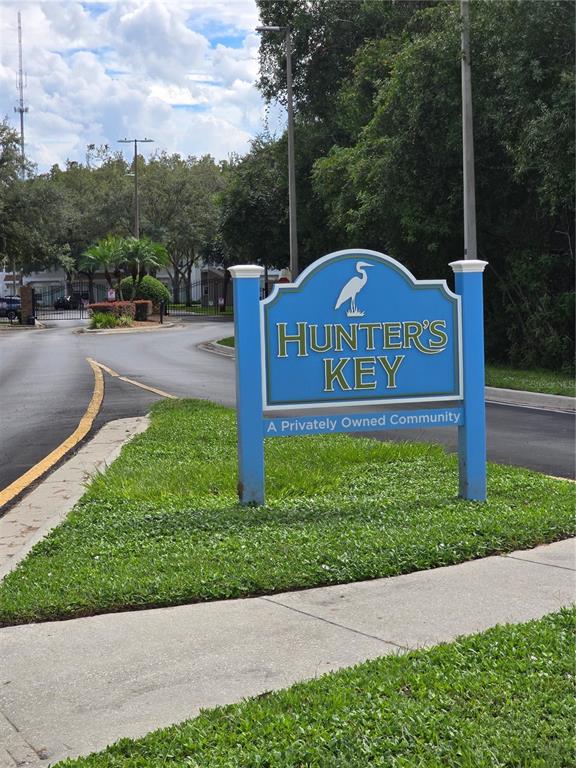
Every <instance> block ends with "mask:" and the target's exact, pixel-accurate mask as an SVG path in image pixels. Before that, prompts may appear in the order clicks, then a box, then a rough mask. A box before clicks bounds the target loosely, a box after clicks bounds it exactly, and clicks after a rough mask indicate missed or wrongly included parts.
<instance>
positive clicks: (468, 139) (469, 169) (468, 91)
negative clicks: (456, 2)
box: [460, 0, 477, 259]
mask: <svg viewBox="0 0 576 768" xmlns="http://www.w3.org/2000/svg"><path fill="white" fill-rule="evenodd" d="M460 16H461V40H462V66H461V69H462V152H463V168H464V258H465V259H476V258H477V254H476V185H475V179H474V130H473V121H472V74H471V70H470V5H469V0H460Z"/></svg>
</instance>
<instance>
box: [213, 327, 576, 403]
mask: <svg viewBox="0 0 576 768" xmlns="http://www.w3.org/2000/svg"><path fill="white" fill-rule="evenodd" d="M218 343H219V344H224V346H226V347H233V346H234V336H228V337H227V338H225V339H220V341H219V342H218ZM486 386H487V387H502V388H503V389H520V390H524V391H526V392H544V393H545V394H548V395H567V396H568V397H574V396H575V395H576V380H575V379H574V377H573V376H569V375H568V374H567V373H557V372H554V371H544V370H540V371H527V370H521V369H519V368H510V366H506V365H490V364H486Z"/></svg>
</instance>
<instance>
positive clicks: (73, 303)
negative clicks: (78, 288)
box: [54, 295, 82, 309]
mask: <svg viewBox="0 0 576 768" xmlns="http://www.w3.org/2000/svg"><path fill="white" fill-rule="evenodd" d="M81 306H82V297H81V296H79V295H72V296H60V298H59V299H56V301H55V302H54V309H78V308H79V307H81Z"/></svg>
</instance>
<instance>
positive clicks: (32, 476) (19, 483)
mask: <svg viewBox="0 0 576 768" xmlns="http://www.w3.org/2000/svg"><path fill="white" fill-rule="evenodd" d="M86 359H87V361H88V363H89V364H90V367H91V368H92V371H93V373H94V391H93V392H92V399H91V400H90V402H89V404H88V408H87V409H86V412H85V413H84V416H82V418H81V419H80V422H79V423H78V426H77V427H76V429H75V430H74V432H72V434H71V435H70V437H67V438H66V440H64V442H62V443H60V445H59V446H58V447H57V448H55V449H54V450H53V451H52V452H51V453H49V454H48V455H47V456H45V457H44V458H43V459H42V460H41V461H39V462H38V463H37V464H35V465H34V466H33V467H31V468H30V469H29V470H28V471H27V472H25V473H24V474H23V475H20V477H19V478H17V479H16V480H14V482H13V483H10V485H8V486H7V487H6V488H4V490H3V491H0V507H3V506H4V504H7V503H8V502H9V501H12V499H13V498H15V497H16V496H18V494H19V493H22V491H24V490H26V488H27V487H28V486H29V485H30V484H31V483H33V482H34V481H35V480H38V478H39V477H42V475H43V474H44V473H45V472H47V471H48V470H49V469H51V467H53V466H54V464H56V463H57V462H58V461H60V459H61V458H62V457H63V456H65V455H66V454H67V453H68V451H70V450H72V448H74V447H75V446H77V445H78V443H79V442H80V441H81V440H82V439H83V438H84V437H86V435H87V434H88V432H89V431H90V429H91V428H92V424H93V423H94V419H95V418H96V416H97V414H98V411H99V410H100V406H101V405H102V400H103V399H104V376H103V375H102V371H101V370H100V368H98V366H97V365H96V364H95V363H94V361H93V360H90V359H89V358H86Z"/></svg>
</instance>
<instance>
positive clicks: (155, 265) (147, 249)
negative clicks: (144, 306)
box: [123, 237, 170, 299]
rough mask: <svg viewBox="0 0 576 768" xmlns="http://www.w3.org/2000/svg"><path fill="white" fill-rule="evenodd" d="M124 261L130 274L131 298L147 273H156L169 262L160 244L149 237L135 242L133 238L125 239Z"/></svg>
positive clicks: (164, 249)
mask: <svg viewBox="0 0 576 768" xmlns="http://www.w3.org/2000/svg"><path fill="white" fill-rule="evenodd" d="M123 247H124V254H125V260H126V262H127V264H128V266H129V268H130V272H131V274H132V296H131V297H130V298H131V299H133V298H134V296H135V295H136V291H137V289H138V283H139V282H140V280H141V279H142V277H143V276H144V275H146V274H148V273H149V272H156V270H157V269H160V268H161V267H164V266H166V265H167V264H168V262H169V260H170V259H169V256H168V252H167V250H166V248H165V247H164V246H163V245H162V243H155V242H154V241H153V240H150V238H149V237H142V238H140V239H139V240H137V239H136V238H135V237H127V238H126V239H125V240H124V246H123Z"/></svg>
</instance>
